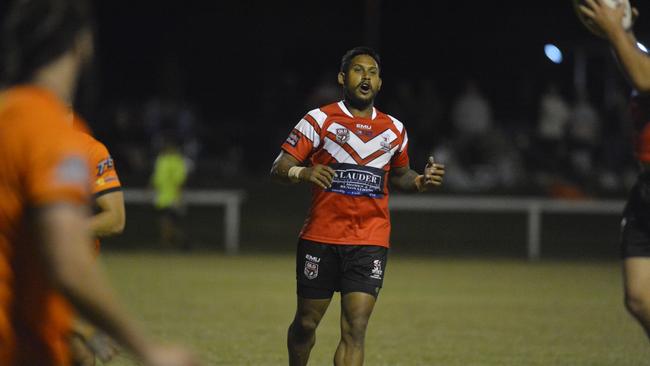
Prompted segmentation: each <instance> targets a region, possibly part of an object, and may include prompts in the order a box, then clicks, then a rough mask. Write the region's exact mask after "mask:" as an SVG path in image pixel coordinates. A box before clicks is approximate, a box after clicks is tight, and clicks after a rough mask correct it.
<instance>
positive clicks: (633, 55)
mask: <svg viewBox="0 0 650 366" xmlns="http://www.w3.org/2000/svg"><path fill="white" fill-rule="evenodd" d="M580 12H581V13H582V14H583V15H584V16H586V17H587V18H589V19H591V21H593V22H594V23H595V24H596V26H598V27H599V28H600V29H601V30H602V31H603V33H604V34H605V37H606V38H607V40H608V41H609V43H610V44H611V46H612V48H613V50H614V53H615V54H616V57H617V58H618V60H619V63H620V65H621V68H622V69H623V71H624V72H625V74H627V77H628V79H629V80H630V82H631V83H632V85H633V86H634V88H635V89H636V90H638V91H639V92H641V93H650V58H649V57H648V55H646V54H645V53H643V52H642V51H641V50H639V48H638V47H637V45H636V38H635V37H634V35H633V34H632V32H631V31H626V30H625V29H624V28H623V26H622V20H623V15H624V12H625V9H624V7H623V6H618V7H617V8H610V7H609V6H607V5H606V4H604V3H601V2H600V1H598V0H586V2H585V5H581V6H580ZM632 12H633V17H634V18H635V19H636V17H637V16H638V11H637V10H636V9H632Z"/></svg>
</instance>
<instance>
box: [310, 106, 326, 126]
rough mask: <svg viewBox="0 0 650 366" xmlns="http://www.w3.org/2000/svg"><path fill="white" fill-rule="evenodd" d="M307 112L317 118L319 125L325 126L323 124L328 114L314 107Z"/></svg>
mask: <svg viewBox="0 0 650 366" xmlns="http://www.w3.org/2000/svg"><path fill="white" fill-rule="evenodd" d="M307 114H308V115H310V116H312V117H313V118H314V119H315V120H316V123H318V126H319V127H320V128H323V124H324V123H325V120H326V119H327V114H325V113H323V112H322V111H321V110H320V109H312V110H311V111H309V113H307Z"/></svg>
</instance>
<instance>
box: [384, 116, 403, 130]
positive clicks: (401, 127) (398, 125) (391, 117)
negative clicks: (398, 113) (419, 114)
mask: <svg viewBox="0 0 650 366" xmlns="http://www.w3.org/2000/svg"><path fill="white" fill-rule="evenodd" d="M388 117H389V118H390V119H391V121H393V124H394V125H395V128H397V130H398V131H399V132H400V133H402V131H403V130H404V124H403V123H402V122H400V121H399V120H398V119H397V118H395V117H393V116H391V115H388Z"/></svg>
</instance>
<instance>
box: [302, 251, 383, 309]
mask: <svg viewBox="0 0 650 366" xmlns="http://www.w3.org/2000/svg"><path fill="white" fill-rule="evenodd" d="M387 259H388V248H385V247H382V246H377V245H337V244H326V243H319V242H315V241H311V240H306V239H300V240H299V241H298V250H297V255H296V280H297V293H298V295H299V296H300V297H303V298H306V299H329V298H331V297H332V295H333V294H334V292H335V291H339V292H341V294H347V293H350V292H365V293H368V294H370V295H372V296H374V297H377V296H378V295H379V290H380V289H381V287H382V285H383V282H384V273H385V271H386V260H387Z"/></svg>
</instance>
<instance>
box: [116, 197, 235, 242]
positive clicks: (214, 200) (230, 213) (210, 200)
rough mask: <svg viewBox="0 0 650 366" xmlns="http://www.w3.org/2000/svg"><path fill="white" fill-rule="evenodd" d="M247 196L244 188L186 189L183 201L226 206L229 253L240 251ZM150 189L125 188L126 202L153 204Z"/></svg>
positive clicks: (189, 203)
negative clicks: (243, 209) (242, 211)
mask: <svg viewBox="0 0 650 366" xmlns="http://www.w3.org/2000/svg"><path fill="white" fill-rule="evenodd" d="M245 198H246V193H245V192H244V191H242V190H191V189H188V190H184V191H183V203H184V204H186V205H188V206H224V207H225V215H224V219H223V220H224V228H225V231H224V245H225V250H226V253H227V254H237V253H238V252H239V237H240V236H239V232H240V223H241V204H242V202H243V201H244V199H245ZM153 200H154V192H153V191H152V190H150V189H131V188H130V189H124V201H125V202H126V203H139V204H150V205H153Z"/></svg>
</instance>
